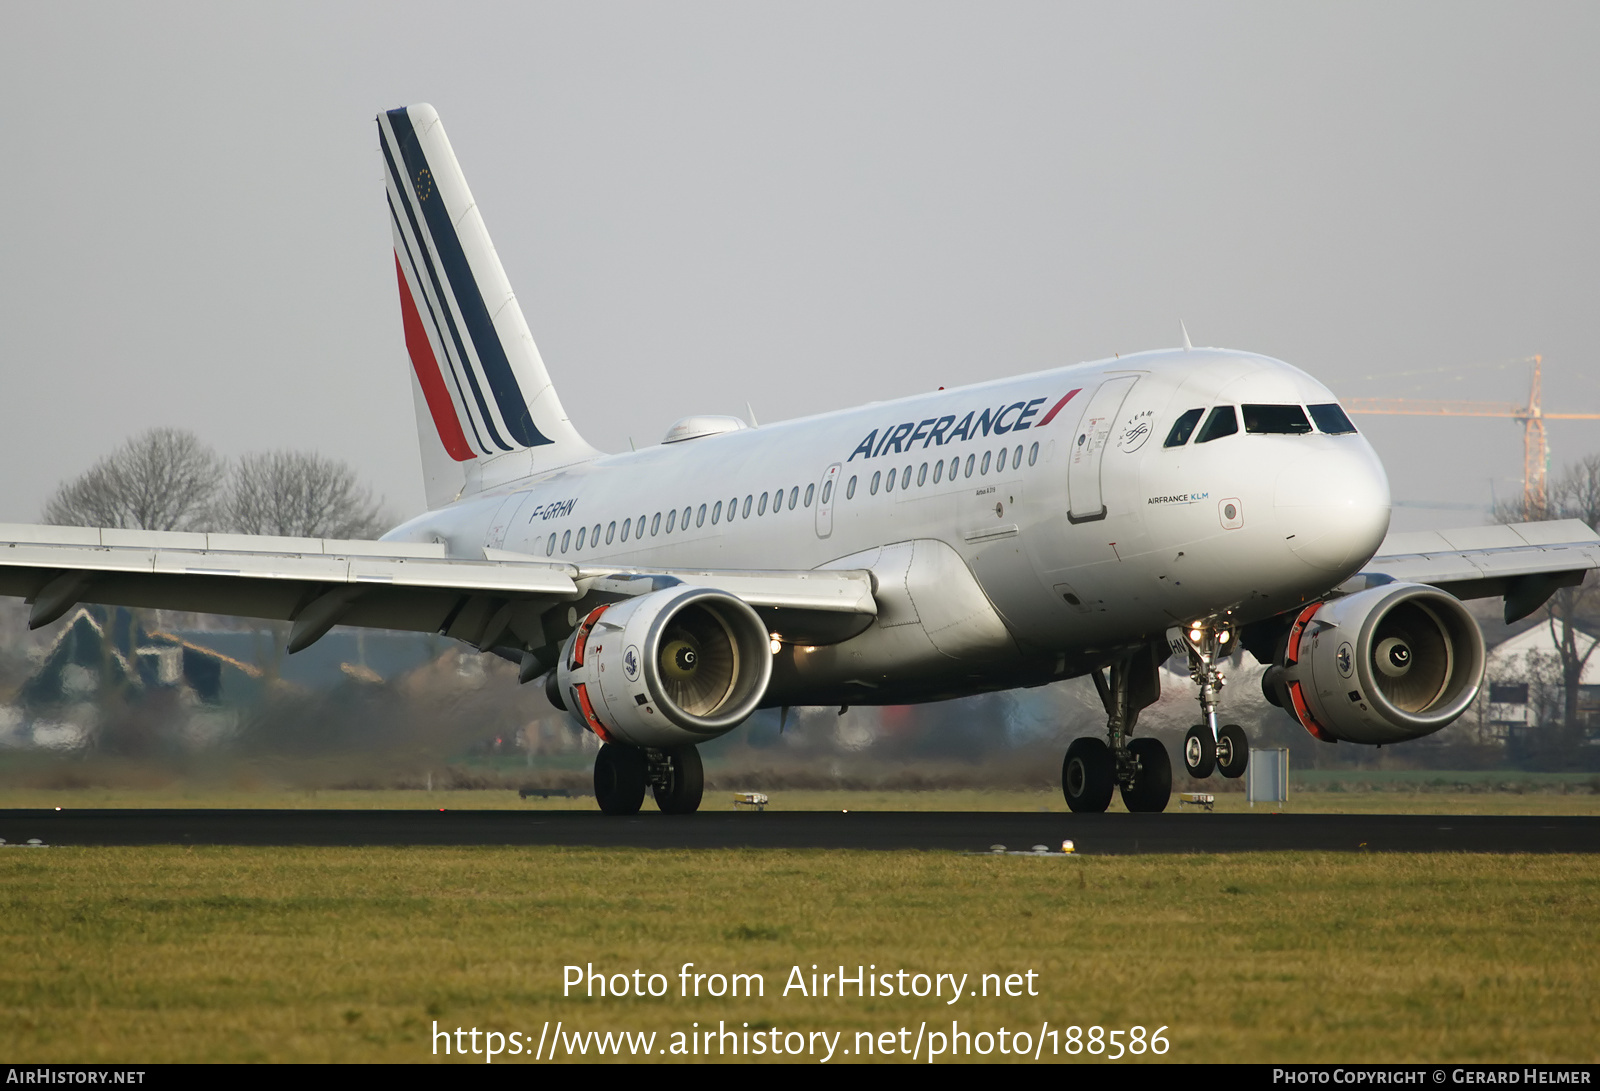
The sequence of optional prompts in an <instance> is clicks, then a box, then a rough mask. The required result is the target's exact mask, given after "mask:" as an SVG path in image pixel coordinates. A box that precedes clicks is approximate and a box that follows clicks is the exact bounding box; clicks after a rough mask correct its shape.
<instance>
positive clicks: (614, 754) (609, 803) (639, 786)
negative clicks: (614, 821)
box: [594, 742, 645, 814]
mask: <svg viewBox="0 0 1600 1091" xmlns="http://www.w3.org/2000/svg"><path fill="white" fill-rule="evenodd" d="M644 789H645V764H644V751H643V750H640V749H638V748H637V747H632V746H623V745H622V744H620V743H614V742H608V743H605V744H603V745H602V746H601V747H600V753H598V754H596V755H595V756H594V798H595V801H596V802H598V803H599V804H600V809H601V810H602V811H604V812H605V813H606V814H638V813H639V808H640V807H641V806H642V805H643V804H644Z"/></svg>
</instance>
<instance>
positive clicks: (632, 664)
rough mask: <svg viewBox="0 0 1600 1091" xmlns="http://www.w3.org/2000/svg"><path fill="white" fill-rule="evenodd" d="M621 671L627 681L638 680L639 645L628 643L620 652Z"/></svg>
mask: <svg viewBox="0 0 1600 1091" xmlns="http://www.w3.org/2000/svg"><path fill="white" fill-rule="evenodd" d="M622 673H623V674H625V675H627V677H628V681H630V682H637V681H638V680H639V646H638V645H637V644H629V645H628V650H627V651H625V652H623V653H622Z"/></svg>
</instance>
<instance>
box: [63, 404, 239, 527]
mask: <svg viewBox="0 0 1600 1091" xmlns="http://www.w3.org/2000/svg"><path fill="white" fill-rule="evenodd" d="M226 468H227V467H226V463H224V462H223V460H222V459H220V458H218V457H217V454H216V452H215V451H213V450H212V449H211V448H209V447H207V446H206V445H205V444H204V443H202V442H200V438H199V437H198V436H196V435H195V434H194V433H193V432H186V431H183V430H181V429H177V428H152V429H150V431H148V432H143V433H141V434H139V435H137V436H134V437H133V438H132V439H130V440H128V441H127V442H126V443H124V444H123V445H122V446H121V447H118V448H117V449H116V450H115V451H113V452H112V453H111V454H109V455H107V456H106V457H105V458H102V459H101V460H100V461H99V462H96V463H95V464H94V465H93V466H91V467H90V468H89V469H88V470H87V471H85V472H84V473H83V474H81V475H80V476H78V477H75V478H73V479H72V480H71V481H68V482H66V483H64V484H62V485H60V486H59V487H57V489H56V491H55V492H54V493H53V494H52V495H51V497H50V499H49V500H48V501H47V502H46V503H45V508H44V521H45V522H47V523H54V524H57V525H64V526H85V527H118V528H122V529H127V530H204V529H207V528H208V526H209V524H210V522H211V520H212V517H213V505H214V503H215V501H216V498H217V494H218V492H219V491H220V490H221V488H222V482H223V477H224V475H225V473H226Z"/></svg>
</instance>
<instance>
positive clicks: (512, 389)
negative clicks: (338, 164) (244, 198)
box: [389, 109, 554, 447]
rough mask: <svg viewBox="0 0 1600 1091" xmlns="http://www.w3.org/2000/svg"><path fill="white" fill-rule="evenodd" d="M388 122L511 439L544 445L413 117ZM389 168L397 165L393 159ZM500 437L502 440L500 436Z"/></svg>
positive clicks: (396, 115) (397, 113)
mask: <svg viewBox="0 0 1600 1091" xmlns="http://www.w3.org/2000/svg"><path fill="white" fill-rule="evenodd" d="M389 124H390V125H391V126H392V127H393V129H394V135H395V142H396V143H397V144H398V145H399V148H400V156H401V158H402V159H403V160H404V161H405V165H406V174H407V176H408V178H406V179H400V178H396V179H395V181H396V184H397V185H398V184H401V183H402V182H404V183H406V184H409V185H411V187H412V191H413V193H414V194H415V195H416V196H417V198H418V200H417V202H416V203H417V205H418V206H420V208H421V210H422V216H423V219H425V220H426V221H427V224H428V234H429V235H430V236H432V239H433V245H434V249H435V250H437V251H438V254H439V262H440V264H441V265H443V266H444V272H445V276H446V277H448V278H449V281H450V287H451V289H452V290H453V292H454V294H455V298H456V304H457V305H458V306H459V307H460V308H461V317H462V321H463V322H464V323H465V325H466V327H467V332H468V334H469V335H470V336H471V338H472V344H473V347H474V348H476V349H477V352H478V360H479V362H480V363H481V364H482V365H483V373H484V378H485V379H487V381H488V385H489V389H490V391H491V392H492V393H493V395H494V400H495V404H496V405H497V406H499V408H500V417H501V419H502V420H503V421H505V425H506V430H507V431H508V432H510V433H511V438H512V439H514V440H516V442H517V443H519V444H521V445H522V446H523V447H539V446H542V445H544V444H546V443H552V442H554V441H553V440H551V439H549V438H548V437H547V436H545V435H544V434H543V433H541V432H540V431H539V429H538V428H536V427H535V426H534V423H533V415H532V413H531V412H529V409H528V400H527V398H526V397H525V396H524V395H523V393H522V388H521V387H520V386H519V385H518V384H517V378H516V375H515V374H514V373H513V372H512V370H511V362H510V361H509V360H507V359H506V353H505V347H504V346H503V345H501V343H500V334H499V333H498V331H496V330H495V328H494V321H493V319H491V318H490V316H489V309H488V307H487V306H485V304H484V302H483V293H482V292H480V291H479V290H478V282H477V279H476V278H475V277H473V275H472V267H471V266H470V265H469V264H468V263H467V256H466V253H465V252H464V251H463V250H462V249H461V240H460V239H459V238H458V237H457V235H456V229H455V225H454V224H452V223H451V222H450V215H449V213H448V212H447V211H446V210H445V207H444V202H443V201H442V200H431V201H430V200H427V199H426V198H427V196H428V195H429V191H430V189H431V187H432V179H433V174H432V172H431V171H430V170H429V169H428V160H427V157H426V156H425V155H423V153H422V144H421V142H420V141H418V139H417V135H416V130H415V129H414V128H413V127H412V124H411V116H410V115H409V114H408V113H407V112H406V111H405V110H404V109H399V110H390V111H389ZM390 169H391V170H393V169H394V163H393V161H392V160H391V161H390ZM406 204H407V205H408V206H410V204H411V202H410V201H407V202H406ZM408 211H409V207H408ZM446 310H448V308H446ZM452 325H453V323H452ZM452 332H453V331H452ZM463 363H465V364H466V366H467V372H468V376H469V377H470V376H471V372H472V367H471V361H470V360H468V359H467V358H466V356H465V354H464V353H463ZM473 387H474V393H476V387H477V384H476V383H473ZM485 423H486V424H488V425H489V429H490V431H491V432H493V431H494V425H493V424H492V423H491V422H490V421H489V419H488V415H487V414H485ZM495 439H496V441H497V442H501V443H502V444H503V441H501V440H500V437H499V436H498V435H496V436H495Z"/></svg>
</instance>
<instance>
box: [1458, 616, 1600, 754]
mask: <svg viewBox="0 0 1600 1091" xmlns="http://www.w3.org/2000/svg"><path fill="white" fill-rule="evenodd" d="M1574 635H1575V640H1576V644H1577V648H1578V654H1579V655H1589V658H1588V660H1587V661H1586V662H1585V663H1584V668H1583V673H1582V674H1581V675H1580V676H1579V683H1578V717H1579V721H1580V723H1581V724H1582V726H1583V727H1584V729H1585V733H1586V735H1587V736H1588V739H1587V741H1589V742H1591V743H1596V744H1600V652H1595V653H1593V654H1590V652H1591V649H1593V648H1594V645H1595V641H1596V638H1595V637H1594V636H1593V635H1591V634H1589V633H1586V632H1584V631H1582V630H1581V629H1580V630H1578V631H1577V632H1576V633H1575V634H1574ZM1484 689H1485V691H1486V697H1487V706H1488V707H1487V715H1486V719H1487V721H1488V723H1489V725H1490V726H1491V727H1492V728H1493V731H1494V734H1495V736H1496V737H1498V738H1499V739H1500V740H1502V741H1504V742H1507V743H1514V742H1515V741H1516V740H1517V739H1518V738H1519V737H1520V736H1522V735H1524V734H1525V733H1526V732H1528V731H1529V730H1530V729H1534V728H1539V727H1546V726H1552V725H1554V724H1558V723H1560V722H1561V721H1562V720H1563V718H1564V716H1565V710H1566V694H1565V692H1564V686H1563V681H1562V675H1561V656H1560V652H1559V650H1558V648H1557V646H1556V638H1555V634H1554V633H1553V632H1552V631H1551V627H1550V625H1549V624H1548V623H1544V622H1541V623H1540V624H1538V625H1534V626H1532V627H1531V628H1528V629H1526V630H1524V631H1523V632H1521V633H1519V634H1517V635H1516V636H1513V637H1511V638H1510V639H1508V640H1505V641H1502V642H1501V643H1499V644H1497V645H1495V646H1494V647H1493V648H1491V649H1490V650H1489V662H1488V667H1487V669H1486V670H1485V672H1484Z"/></svg>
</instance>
